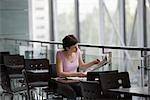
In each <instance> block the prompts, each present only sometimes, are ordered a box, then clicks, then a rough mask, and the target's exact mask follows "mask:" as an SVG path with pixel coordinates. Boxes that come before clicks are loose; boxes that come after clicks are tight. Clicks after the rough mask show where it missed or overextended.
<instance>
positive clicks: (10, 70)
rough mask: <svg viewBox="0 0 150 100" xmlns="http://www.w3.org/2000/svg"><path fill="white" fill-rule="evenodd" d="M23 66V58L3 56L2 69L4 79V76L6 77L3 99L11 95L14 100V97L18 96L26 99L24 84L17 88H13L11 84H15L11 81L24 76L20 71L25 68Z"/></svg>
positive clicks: (3, 85) (3, 86) (3, 83)
mask: <svg viewBox="0 0 150 100" xmlns="http://www.w3.org/2000/svg"><path fill="white" fill-rule="evenodd" d="M22 66H24V60H23V56H19V55H9V53H8V54H5V55H4V56H3V65H2V66H1V67H2V77H3V76H5V77H3V78H2V88H3V89H4V91H3V93H2V98H3V97H5V95H6V94H11V95H12V99H13V95H18V94H20V95H22V96H24V97H26V88H25V87H23V86H22V84H21V86H17V87H16V86H14V87H12V86H11V83H13V82H14V81H11V80H12V79H17V78H21V77H20V75H22V74H21V73H20V71H21V70H22V68H23V67H22ZM18 75H19V76H18ZM3 99H5V98H3ZM22 99H23V97H22Z"/></svg>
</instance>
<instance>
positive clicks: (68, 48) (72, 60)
mask: <svg viewBox="0 0 150 100" xmlns="http://www.w3.org/2000/svg"><path fill="white" fill-rule="evenodd" d="M62 42H63V49H64V50H61V51H58V52H57V54H56V69H57V75H58V76H59V77H84V76H86V74H84V73H83V72H77V69H78V67H86V68H87V67H90V66H93V65H95V64H99V63H100V60H99V59H96V60H93V61H91V62H89V63H84V62H83V60H82V56H81V52H80V49H79V48H78V40H77V38H76V37H75V36H74V35H67V36H65V38H64V39H63V40H62ZM58 93H60V94H62V95H63V96H65V97H67V98H68V99H69V98H70V99H75V98H76V97H77V96H81V91H80V86H79V84H70V85H68V84H67V85H65V84H59V85H58Z"/></svg>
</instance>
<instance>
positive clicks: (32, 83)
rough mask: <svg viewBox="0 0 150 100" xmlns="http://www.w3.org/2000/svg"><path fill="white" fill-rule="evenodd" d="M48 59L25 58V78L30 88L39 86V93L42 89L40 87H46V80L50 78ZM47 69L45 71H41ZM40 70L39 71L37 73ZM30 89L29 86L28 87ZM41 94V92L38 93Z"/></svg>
mask: <svg viewBox="0 0 150 100" xmlns="http://www.w3.org/2000/svg"><path fill="white" fill-rule="evenodd" d="M49 67H50V66H49V60H48V59H25V73H24V76H25V75H26V77H24V78H25V80H26V82H27V83H28V85H29V87H31V88H39V93H41V92H42V91H43V90H42V88H45V87H48V81H49V79H50V74H49V73H48V69H49ZM42 70H47V72H42ZM38 71H41V72H40V73H37V72H38ZM28 89H29V90H30V88H28ZM42 94H43V92H42ZM39 95H41V94H39Z"/></svg>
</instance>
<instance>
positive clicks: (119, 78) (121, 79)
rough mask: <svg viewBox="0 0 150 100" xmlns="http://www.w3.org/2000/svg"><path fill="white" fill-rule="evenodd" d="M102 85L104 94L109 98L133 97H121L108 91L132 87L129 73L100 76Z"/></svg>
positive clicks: (127, 96) (126, 96) (128, 96)
mask: <svg viewBox="0 0 150 100" xmlns="http://www.w3.org/2000/svg"><path fill="white" fill-rule="evenodd" d="M99 77H100V83H101V88H102V91H103V94H104V95H105V96H107V97H109V98H124V99H125V98H131V95H124V96H122V95H120V94H117V93H110V92H108V89H118V88H121V87H124V88H125V87H126V88H129V87H130V80H129V74H128V72H120V73H105V74H100V75H99Z"/></svg>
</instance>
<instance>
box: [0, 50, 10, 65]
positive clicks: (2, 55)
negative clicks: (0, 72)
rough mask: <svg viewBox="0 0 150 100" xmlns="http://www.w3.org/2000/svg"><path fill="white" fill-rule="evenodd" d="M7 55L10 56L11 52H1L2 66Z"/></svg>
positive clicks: (0, 62)
mask: <svg viewBox="0 0 150 100" xmlns="http://www.w3.org/2000/svg"><path fill="white" fill-rule="evenodd" d="M5 55H9V52H0V64H4V56H5Z"/></svg>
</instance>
